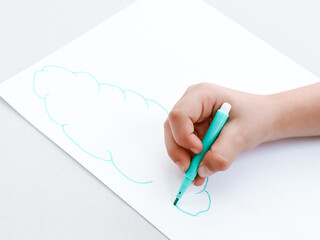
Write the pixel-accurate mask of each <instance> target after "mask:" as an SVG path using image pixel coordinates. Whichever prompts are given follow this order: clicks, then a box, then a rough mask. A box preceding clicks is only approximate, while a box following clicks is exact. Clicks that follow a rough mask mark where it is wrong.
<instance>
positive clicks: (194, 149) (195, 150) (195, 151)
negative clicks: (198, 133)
mask: <svg viewBox="0 0 320 240" xmlns="http://www.w3.org/2000/svg"><path fill="white" fill-rule="evenodd" d="M190 150H191V151H192V152H193V153H195V154H198V153H200V152H199V150H198V149H196V148H191V149H190Z"/></svg>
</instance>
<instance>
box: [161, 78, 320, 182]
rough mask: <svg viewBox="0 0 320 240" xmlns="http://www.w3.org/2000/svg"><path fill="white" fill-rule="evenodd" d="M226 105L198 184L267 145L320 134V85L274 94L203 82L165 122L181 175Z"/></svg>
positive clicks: (168, 145)
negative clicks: (225, 114) (226, 116)
mask: <svg viewBox="0 0 320 240" xmlns="http://www.w3.org/2000/svg"><path fill="white" fill-rule="evenodd" d="M224 102H228V103H230V104H231V106H232V109H231V111H230V114H229V119H228V121H227V123H226V124H225V126H224V128H223V130H222V131H221V133H220V135H219V136H218V138H217V140H216V141H215V143H214V144H213V145H212V147H211V149H210V150H209V151H208V152H207V154H206V155H205V157H204V158H203V160H202V162H201V164H200V166H199V170H198V175H197V177H196V179H195V180H194V184H195V185H196V186H200V185H202V184H203V183H204V181H205V178H206V177H208V176H210V175H212V174H213V173H215V172H218V171H224V170H226V169H228V168H229V166H230V165H231V164H232V162H233V161H234V160H235V159H236V157H237V156H238V155H239V154H240V153H241V152H243V151H246V150H249V149H252V148H254V147H256V146H257V145H259V144H261V143H263V142H268V141H273V140H277V139H282V138H289V137H302V136H319V135H320V83H316V84H313V85H309V86H306V87H302V88H297V89H293V90H290V91H286V92H281V93H277V94H272V95H255V94H249V93H245V92H240V91H236V90H232V89H228V88H224V87H222V86H218V85H214V84H210V83H200V84H197V85H193V86H190V87H189V88H188V89H187V90H186V92H185V93H184V95H183V96H182V97H181V99H180V100H179V101H178V102H177V103H176V104H175V106H174V107H173V109H172V110H171V112H170V113H169V116H168V119H167V120H166V121H165V123H164V133H165V145H166V148H167V151H168V155H169V156H170V158H171V159H172V160H173V161H174V162H175V163H176V164H177V166H178V167H179V168H180V170H181V171H183V172H185V171H186V170H188V168H189V165H190V161H191V159H192V157H193V155H194V154H196V153H200V152H201V150H202V143H201V140H202V138H203V136H204V134H205V133H206V131H207V129H208V127H209V125H210V123H211V121H212V118H213V116H214V113H215V112H216V111H217V110H218V109H219V108H220V107H221V105H222V104H223V103H224Z"/></svg>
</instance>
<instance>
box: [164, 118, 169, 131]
mask: <svg viewBox="0 0 320 240" xmlns="http://www.w3.org/2000/svg"><path fill="white" fill-rule="evenodd" d="M163 127H164V129H169V120H168V119H167V120H166V121H164V123H163Z"/></svg>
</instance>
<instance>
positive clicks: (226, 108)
mask: <svg viewBox="0 0 320 240" xmlns="http://www.w3.org/2000/svg"><path fill="white" fill-rule="evenodd" d="M230 109H231V105H230V103H227V102H225V103H224V104H222V106H221V108H220V109H219V110H220V111H221V112H223V113H225V114H229V112H230Z"/></svg>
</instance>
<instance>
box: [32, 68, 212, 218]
mask: <svg viewBox="0 0 320 240" xmlns="http://www.w3.org/2000/svg"><path fill="white" fill-rule="evenodd" d="M48 68H49V69H50V68H53V69H61V70H64V71H67V72H69V73H72V74H73V75H74V76H76V77H78V75H80V74H86V75H88V76H89V77H90V78H92V79H93V80H94V81H95V82H96V84H97V86H98V91H97V93H99V92H100V89H101V86H109V87H114V88H117V89H118V90H120V91H121V92H122V94H123V99H124V101H126V92H130V93H133V94H136V95H137V96H139V97H141V98H142V99H143V100H144V102H145V104H146V106H147V108H149V102H152V103H154V104H156V105H158V106H159V107H160V108H161V109H162V110H164V111H165V112H166V113H167V114H169V112H168V110H166V109H165V108H164V107H163V106H162V105H161V104H160V103H159V102H157V101H155V100H153V99H149V98H145V97H144V96H143V95H142V94H140V93H138V92H136V91H133V90H129V89H122V88H121V87H119V86H117V85H114V84H109V83H100V82H98V81H97V79H96V78H95V77H94V76H93V75H92V74H91V73H88V72H82V71H78V72H73V71H71V70H69V69H67V68H64V67H60V66H55V65H47V66H44V67H43V68H42V69H41V70H37V71H35V72H34V75H33V92H34V93H35V95H36V96H37V97H39V98H40V99H42V100H43V102H44V108H45V111H46V114H47V115H48V117H49V119H50V120H51V121H52V122H53V123H55V124H56V125H59V126H61V129H62V132H63V134H64V135H65V136H66V137H67V138H68V139H69V140H70V141H71V142H73V143H74V144H75V145H76V146H77V147H78V148H79V149H80V150H81V151H82V152H84V153H85V154H87V155H88V156H90V157H92V158H95V159H99V160H102V161H105V162H111V163H112V165H113V167H114V168H115V169H116V170H117V171H118V172H119V173H120V174H121V175H122V176H123V177H125V178H126V179H127V180H129V181H131V182H133V183H137V184H150V183H152V182H153V181H152V180H151V181H136V180H134V179H132V178H130V177H128V176H127V175H126V174H125V173H124V172H122V171H121V170H120V169H119V168H118V167H117V165H116V164H115V162H114V161H113V156H112V153H111V151H110V150H107V151H106V152H107V153H108V154H109V158H102V157H99V156H96V155H94V154H92V153H90V152H88V151H87V150H86V149H85V148H83V147H82V146H81V145H80V144H79V143H78V142H77V141H76V140H74V139H73V138H72V137H71V136H70V135H69V134H68V133H67V132H66V130H65V127H66V126H68V124H67V123H60V122H57V121H56V120H55V119H54V118H53V117H52V115H51V114H50V112H49V110H48V107H47V98H48V96H50V93H47V94H45V95H44V96H41V95H40V94H38V92H37V90H36V76H37V74H38V73H39V72H49V71H47V70H46V69H48ZM207 183H208V178H207V179H206V182H205V185H204V187H203V189H202V190H201V191H199V192H197V193H195V194H200V193H203V192H205V193H206V194H207V196H208V200H209V206H208V208H207V209H206V210H202V211H199V212H197V213H196V214H192V213H189V212H187V211H185V210H183V209H181V208H180V207H179V206H176V208H177V209H179V210H180V211H181V212H183V213H185V214H188V215H190V216H198V215H199V214H200V213H204V212H207V211H209V209H210V207H211V198H210V194H209V193H208V192H207V191H206V187H207Z"/></svg>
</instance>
